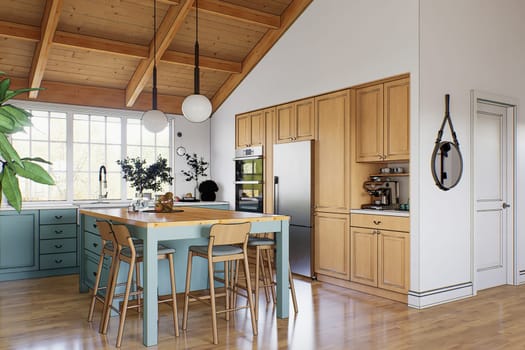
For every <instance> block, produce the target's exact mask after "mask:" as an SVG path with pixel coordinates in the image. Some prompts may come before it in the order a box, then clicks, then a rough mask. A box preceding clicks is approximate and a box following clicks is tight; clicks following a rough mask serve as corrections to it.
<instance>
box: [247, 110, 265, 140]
mask: <svg viewBox="0 0 525 350" xmlns="http://www.w3.org/2000/svg"><path fill="white" fill-rule="evenodd" d="M250 119H251V121H250V124H251V125H250V134H251V144H250V145H251V146H261V145H264V141H265V139H264V138H265V135H266V132H265V130H266V124H265V122H264V121H265V118H264V111H258V112H254V113H251V114H250Z"/></svg>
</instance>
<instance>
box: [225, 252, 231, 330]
mask: <svg viewBox="0 0 525 350" xmlns="http://www.w3.org/2000/svg"><path fill="white" fill-rule="evenodd" d="M229 269H230V262H229V261H225V262H224V291H225V293H224V294H225V296H226V300H225V303H226V310H229V309H230V271H229ZM225 314H226V315H225V319H226V321H229V320H230V311H226V312H225Z"/></svg>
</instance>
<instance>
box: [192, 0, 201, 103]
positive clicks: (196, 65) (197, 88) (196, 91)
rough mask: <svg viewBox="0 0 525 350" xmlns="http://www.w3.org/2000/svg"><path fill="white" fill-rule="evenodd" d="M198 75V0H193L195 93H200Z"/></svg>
mask: <svg viewBox="0 0 525 350" xmlns="http://www.w3.org/2000/svg"><path fill="white" fill-rule="evenodd" d="M199 75H200V74H199V0H195V68H194V70H193V88H194V91H195V95H199V94H200V76H199Z"/></svg>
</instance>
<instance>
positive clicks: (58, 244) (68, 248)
mask: <svg viewBox="0 0 525 350" xmlns="http://www.w3.org/2000/svg"><path fill="white" fill-rule="evenodd" d="M76 251H77V240H76V239H75V238H66V239H46V240H42V241H40V254H53V253H67V252H76Z"/></svg>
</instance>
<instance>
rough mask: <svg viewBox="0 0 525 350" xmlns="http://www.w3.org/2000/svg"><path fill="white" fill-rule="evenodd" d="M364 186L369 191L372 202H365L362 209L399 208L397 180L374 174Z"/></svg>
mask: <svg viewBox="0 0 525 350" xmlns="http://www.w3.org/2000/svg"><path fill="white" fill-rule="evenodd" d="M363 188H364V189H365V190H366V191H367V192H368V194H369V195H370V198H371V203H369V204H363V205H362V206H361V208H362V209H377V210H390V209H399V184H398V183H397V181H392V180H390V179H382V178H380V177H375V176H372V177H370V180H368V181H365V183H364V184H363Z"/></svg>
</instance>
